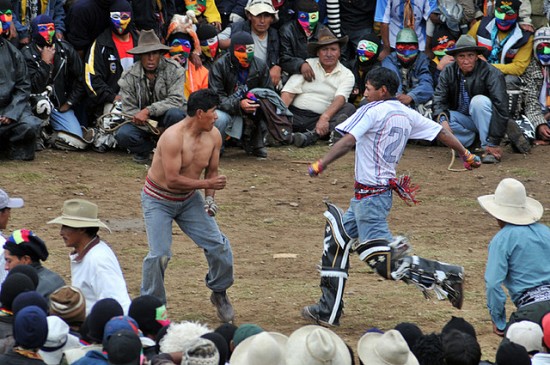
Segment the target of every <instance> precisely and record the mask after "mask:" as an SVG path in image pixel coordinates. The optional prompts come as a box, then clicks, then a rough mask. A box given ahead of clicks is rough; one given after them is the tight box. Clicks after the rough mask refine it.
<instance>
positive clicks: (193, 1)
mask: <svg viewBox="0 0 550 365" xmlns="http://www.w3.org/2000/svg"><path fill="white" fill-rule="evenodd" d="M185 8H186V9H187V10H192V11H194V12H195V15H196V16H199V15H201V14H202V13H204V11H205V10H206V0H185Z"/></svg>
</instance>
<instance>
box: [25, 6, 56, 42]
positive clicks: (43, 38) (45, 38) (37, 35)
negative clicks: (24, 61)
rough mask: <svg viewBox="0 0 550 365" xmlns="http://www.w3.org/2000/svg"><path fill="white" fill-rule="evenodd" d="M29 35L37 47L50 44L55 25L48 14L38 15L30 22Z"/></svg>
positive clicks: (53, 35) (53, 36)
mask: <svg viewBox="0 0 550 365" xmlns="http://www.w3.org/2000/svg"><path fill="white" fill-rule="evenodd" d="M31 36H32V40H33V41H34V43H36V45H37V46H39V47H46V46H51V45H52V44H53V40H54V38H55V25H54V23H53V19H52V18H51V17H50V16H48V15H44V14H42V15H39V16H37V17H36V18H34V19H33V20H32V22H31Z"/></svg>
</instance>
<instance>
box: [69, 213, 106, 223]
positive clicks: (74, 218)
mask: <svg viewBox="0 0 550 365" xmlns="http://www.w3.org/2000/svg"><path fill="white" fill-rule="evenodd" d="M61 218H64V219H72V220H75V221H82V222H99V219H97V218H85V217H77V216H74V215H65V214H62V215H61Z"/></svg>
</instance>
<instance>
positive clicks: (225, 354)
mask: <svg viewBox="0 0 550 365" xmlns="http://www.w3.org/2000/svg"><path fill="white" fill-rule="evenodd" d="M201 338H204V339H207V340H210V341H212V342H213V343H214V345H215V346H216V349H217V350H218V354H220V360H219V362H218V364H217V365H225V364H226V363H228V362H229V355H230V353H229V346H228V345H227V342H226V341H225V338H224V337H223V336H222V335H220V334H219V333H217V332H209V333H205V334H204V335H202V336H201Z"/></svg>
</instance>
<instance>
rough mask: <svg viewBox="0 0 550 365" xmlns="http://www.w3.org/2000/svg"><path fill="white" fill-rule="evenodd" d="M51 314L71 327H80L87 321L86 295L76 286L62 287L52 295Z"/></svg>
mask: <svg viewBox="0 0 550 365" xmlns="http://www.w3.org/2000/svg"><path fill="white" fill-rule="evenodd" d="M50 314H51V315H56V316H58V317H60V318H61V319H63V320H64V321H65V322H67V324H68V325H69V326H72V325H76V326H80V325H81V324H82V323H83V322H84V320H85V319H86V300H85V299H84V294H82V292H81V291H80V289H78V288H77V287H74V286H68V285H66V286H62V287H61V288H59V289H57V290H56V291H54V292H53V293H52V294H50Z"/></svg>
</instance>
